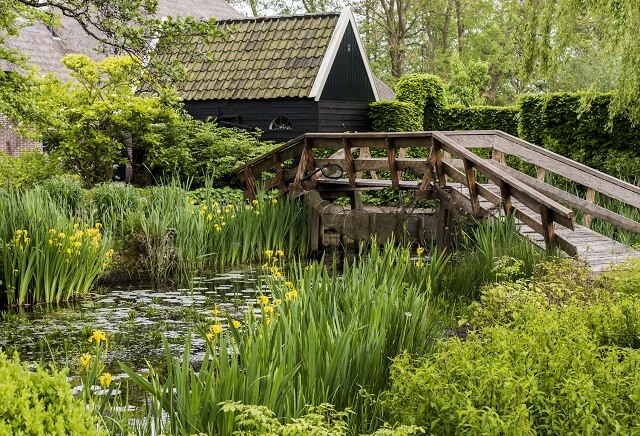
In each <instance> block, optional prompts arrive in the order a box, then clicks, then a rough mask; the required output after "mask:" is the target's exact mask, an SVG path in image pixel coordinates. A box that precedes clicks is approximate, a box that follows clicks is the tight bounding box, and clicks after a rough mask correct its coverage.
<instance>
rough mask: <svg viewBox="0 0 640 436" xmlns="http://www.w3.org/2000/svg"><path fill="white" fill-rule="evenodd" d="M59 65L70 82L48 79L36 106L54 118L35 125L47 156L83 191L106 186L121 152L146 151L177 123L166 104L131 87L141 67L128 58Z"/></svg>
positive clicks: (123, 156) (73, 58) (68, 60)
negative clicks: (71, 174)
mask: <svg viewBox="0 0 640 436" xmlns="http://www.w3.org/2000/svg"><path fill="white" fill-rule="evenodd" d="M63 63H64V65H65V66H66V67H67V68H68V69H69V70H70V74H71V76H72V77H73V78H74V79H75V81H74V82H65V83H62V82H59V81H58V80H55V79H53V78H52V77H48V78H46V79H44V80H43V82H42V86H43V87H47V88H48V89H49V92H48V93H45V94H44V96H43V98H42V102H41V103H42V104H43V105H46V106H47V107H49V109H50V111H51V113H53V114H55V115H56V117H55V119H54V121H53V122H52V123H51V125H49V124H45V125H40V126H39V128H40V131H41V134H42V135H43V138H44V141H45V143H46V144H47V145H48V147H49V150H50V152H51V153H52V155H53V156H55V157H58V158H60V159H61V161H62V163H63V165H64V166H65V167H66V168H67V169H68V170H71V171H73V172H75V173H77V174H79V175H80V176H81V177H82V178H83V180H84V181H85V183H86V184H87V185H88V186H93V185H94V184H96V183H99V182H108V181H111V179H112V176H113V170H114V165H116V164H121V163H125V162H127V149H128V148H134V149H147V148H149V147H152V146H153V145H157V144H158V143H160V142H162V140H163V138H162V136H161V135H160V134H159V132H158V130H159V126H166V125H173V124H174V123H177V122H179V120H180V117H181V116H180V114H179V112H177V111H176V110H175V109H174V108H173V107H172V106H171V104H173V103H175V101H173V100H172V97H171V96H166V99H162V98H158V97H153V96H148V95H140V94H138V93H136V87H137V86H138V85H139V84H140V80H141V76H142V68H141V63H140V62H138V61H136V60H134V59H133V58H130V57H113V58H106V59H104V60H102V61H97V62H96V61H92V60H91V59H89V58H88V57H87V56H83V55H67V56H65V57H64V59H63Z"/></svg>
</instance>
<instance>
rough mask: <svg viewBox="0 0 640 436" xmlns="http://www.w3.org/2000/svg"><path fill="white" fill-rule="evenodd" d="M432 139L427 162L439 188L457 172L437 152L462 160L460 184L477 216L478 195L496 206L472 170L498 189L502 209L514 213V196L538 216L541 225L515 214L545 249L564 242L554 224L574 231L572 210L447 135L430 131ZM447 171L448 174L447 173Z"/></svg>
mask: <svg viewBox="0 0 640 436" xmlns="http://www.w3.org/2000/svg"><path fill="white" fill-rule="evenodd" d="M433 139H434V146H433V148H432V151H431V156H430V160H431V162H432V164H433V166H434V167H435V170H436V173H437V175H438V183H439V185H440V186H446V176H447V175H452V176H454V175H455V174H453V173H452V172H450V171H451V170H453V171H456V172H457V170H455V169H453V168H452V167H449V166H448V165H447V164H446V163H445V162H443V160H442V156H441V154H440V151H441V150H442V151H445V152H447V153H451V154H454V155H456V156H458V157H460V158H462V161H463V163H464V168H465V174H464V176H466V180H462V181H464V184H465V185H466V186H467V188H468V189H469V196H470V200H471V204H472V208H473V210H474V213H476V214H477V215H479V214H480V203H479V198H478V196H479V195H482V196H484V197H485V198H487V199H488V200H489V201H491V202H493V203H495V199H494V198H489V197H491V196H492V194H491V193H490V192H487V190H486V189H482V187H481V185H480V184H478V183H476V180H475V173H474V170H477V171H479V172H480V173H482V174H484V175H485V176H486V177H488V178H489V179H490V180H491V181H492V182H494V183H495V184H496V185H498V186H499V187H500V192H501V197H502V201H503V202H504V204H503V207H504V208H505V210H507V211H509V212H511V211H513V210H514V208H513V206H512V205H511V197H512V196H513V197H514V198H516V199H517V200H519V201H520V202H521V203H523V204H524V205H525V206H527V207H529V208H530V209H532V210H534V211H535V212H537V213H539V214H540V217H541V221H542V222H541V223H537V222H535V221H533V219H532V218H531V217H527V216H526V215H525V214H523V213H522V212H520V211H516V212H519V215H518V216H519V217H521V218H525V217H526V218H527V221H528V222H527V224H530V226H531V227H532V228H533V229H534V230H535V231H536V232H538V233H540V234H541V235H542V236H543V237H544V240H545V243H546V245H547V247H552V246H554V245H556V244H557V243H558V242H561V243H562V242H563V241H560V240H559V238H557V237H556V234H555V228H554V222H555V223H558V224H560V225H562V226H564V227H567V228H569V229H571V230H573V215H574V213H573V211H572V210H571V209H569V208H566V207H564V206H563V205H561V204H560V203H558V202H556V201H555V200H553V199H551V198H549V197H547V196H546V195H544V194H541V193H539V192H537V191H535V190H534V189H532V188H531V187H529V186H527V185H526V184H525V183H523V182H521V181H519V180H517V179H516V178H515V177H512V176H511V175H509V174H508V173H506V172H505V171H503V170H502V169H501V168H500V167H498V166H497V165H494V164H493V163H491V162H490V161H487V160H486V159H483V158H482V157H480V156H478V155H476V154H474V153H472V152H471V151H469V150H468V149H467V148H465V147H464V146H462V145H460V144H458V143H456V142H455V141H454V140H453V139H452V138H449V137H447V136H446V134H444V133H439V132H433ZM447 167H449V168H448V169H449V171H446V170H447ZM447 172H449V174H447ZM460 176H461V177H462V178H463V179H464V178H465V177H464V176H463V175H462V174H460ZM429 178H434V179H435V177H434V175H433V174H429V173H427V174H425V180H424V181H423V183H425V182H427V181H428V179H429ZM563 249H565V251H569V252H571V251H573V250H575V247H573V246H569V245H566V246H563Z"/></svg>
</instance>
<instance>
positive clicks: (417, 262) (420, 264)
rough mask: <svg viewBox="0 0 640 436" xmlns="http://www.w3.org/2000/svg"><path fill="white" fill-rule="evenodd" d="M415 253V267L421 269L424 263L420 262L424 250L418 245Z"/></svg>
mask: <svg viewBox="0 0 640 436" xmlns="http://www.w3.org/2000/svg"><path fill="white" fill-rule="evenodd" d="M416 253H417V254H418V260H417V261H416V267H418V268H422V267H423V266H424V262H423V261H422V253H424V248H423V247H422V245H418V248H416Z"/></svg>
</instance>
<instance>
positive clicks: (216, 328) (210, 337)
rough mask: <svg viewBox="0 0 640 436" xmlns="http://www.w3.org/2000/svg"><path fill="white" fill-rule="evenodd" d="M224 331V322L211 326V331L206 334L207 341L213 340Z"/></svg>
mask: <svg viewBox="0 0 640 436" xmlns="http://www.w3.org/2000/svg"><path fill="white" fill-rule="evenodd" d="M223 331H224V327H222V324H214V325H212V326H211V327H209V333H207V334H206V335H205V336H206V338H207V341H212V340H213V339H214V338H215V337H216V336H217V335H219V334H220V333H222V332H223Z"/></svg>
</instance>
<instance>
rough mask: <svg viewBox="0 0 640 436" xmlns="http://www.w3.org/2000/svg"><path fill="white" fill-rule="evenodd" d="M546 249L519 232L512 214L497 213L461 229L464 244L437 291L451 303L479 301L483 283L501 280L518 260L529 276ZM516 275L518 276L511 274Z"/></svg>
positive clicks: (519, 269) (520, 273)
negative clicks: (500, 214) (491, 217)
mask: <svg viewBox="0 0 640 436" xmlns="http://www.w3.org/2000/svg"><path fill="white" fill-rule="evenodd" d="M549 256H553V253H548V252H545V251H543V250H541V249H539V248H538V247H536V246H535V245H534V244H533V243H532V242H530V241H528V240H526V239H524V238H523V237H521V236H520V234H519V233H518V228H517V225H516V221H515V218H514V217H513V216H512V215H507V216H498V217H495V218H493V219H490V220H487V221H483V222H480V223H478V224H477V225H476V226H474V227H471V228H469V229H467V230H466V231H463V232H462V246H461V249H460V250H458V251H457V252H456V253H455V254H454V255H453V259H452V261H451V262H449V263H448V265H447V267H446V269H445V271H444V272H443V274H442V280H440V281H439V282H438V283H437V284H436V285H435V286H434V294H435V295H437V296H440V297H443V298H445V299H447V300H448V301H450V302H458V301H461V302H463V303H469V302H471V301H474V300H476V299H477V298H478V297H479V295H480V291H481V289H482V287H483V286H485V285H487V284H490V283H493V282H496V281H499V280H500V279H501V278H503V277H505V275H508V274H510V272H509V270H510V269H511V270H515V269H514V268H512V267H513V266H514V265H515V264H516V263H517V266H518V267H517V274H518V276H521V277H528V276H530V275H531V274H532V273H533V269H534V267H535V265H536V264H538V263H540V262H541V261H542V260H544V259H545V258H547V257H549ZM510 278H517V277H510Z"/></svg>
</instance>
